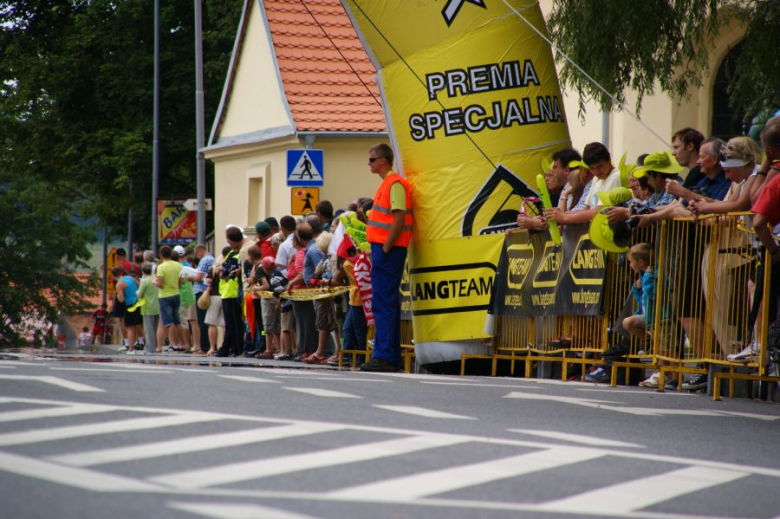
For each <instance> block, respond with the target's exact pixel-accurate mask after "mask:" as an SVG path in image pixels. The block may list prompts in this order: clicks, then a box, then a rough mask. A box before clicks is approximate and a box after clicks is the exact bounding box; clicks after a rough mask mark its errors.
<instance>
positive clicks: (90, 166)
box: [0, 0, 242, 343]
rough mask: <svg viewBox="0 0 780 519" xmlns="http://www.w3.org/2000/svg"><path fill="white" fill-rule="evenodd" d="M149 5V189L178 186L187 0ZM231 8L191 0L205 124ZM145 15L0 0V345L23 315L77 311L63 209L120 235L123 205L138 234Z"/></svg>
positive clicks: (186, 166) (80, 300)
mask: <svg viewBox="0 0 780 519" xmlns="http://www.w3.org/2000/svg"><path fill="white" fill-rule="evenodd" d="M161 4H162V8H161V16H160V18H161V43H160V48H161V115H162V118H161V125H160V133H161V136H160V137H161V161H160V179H161V182H160V194H161V196H170V195H189V194H193V193H195V189H196V188H195V159H196V155H195V144H196V140H195V94H194V90H195V53H194V21H193V19H194V12H193V3H192V1H191V0H167V1H165V2H162V3H161ZM241 8H242V2H225V1H222V0H204V8H203V12H204V70H205V73H204V82H205V105H206V117H207V120H206V123H207V125H208V124H210V119H211V118H213V116H214V114H216V110H217V105H218V103H219V99H220V95H221V91H222V85H223V83H224V78H225V74H226V71H227V67H228V63H229V58H230V53H231V51H232V47H233V42H234V40H235V33H236V29H237V27H238V20H239V16H240V13H241ZM153 19H154V12H153V9H152V8H151V2H149V1H147V0H14V1H8V0H0V53H1V55H2V60H0V142H2V143H3V145H2V146H0V221H1V222H2V225H0V261H2V265H3V268H2V269H0V285H1V286H0V343H8V342H15V341H17V340H18V339H19V335H18V333H17V332H16V331H15V328H14V327H13V325H17V324H19V323H20V322H21V321H22V318H23V317H34V318H35V317H42V318H48V319H52V318H53V317H54V315H55V313H54V312H55V308H56V310H58V311H60V312H62V313H70V312H72V311H76V310H78V309H80V308H83V304H84V297H83V296H84V295H86V291H88V290H89V289H88V288H85V287H84V285H83V283H81V282H80V281H79V280H78V279H76V278H75V277H73V276H71V275H69V273H71V272H72V271H74V270H77V269H79V268H83V267H84V266H85V261H86V260H87V259H88V256H89V253H88V251H87V249H86V245H87V244H88V242H89V240H91V239H93V237H92V235H91V234H92V233H91V231H90V229H85V228H83V227H82V226H79V225H77V224H76V223H75V222H76V221H77V218H80V219H83V220H93V221H94V220H97V221H98V223H99V225H100V226H101V227H108V229H109V233H110V234H112V235H124V234H125V233H126V229H127V210H128V208H129V207H130V206H131V205H132V206H133V208H134V212H135V217H136V220H135V227H136V243H138V244H139V245H142V246H143V245H147V244H148V243H149V241H150V239H149V238H150V223H151V222H150V220H151V218H150V216H151V210H152V206H151V169H152V113H153V66H154V62H153V58H154V53H153V49H154V25H153ZM211 176H212V175H209V174H208V172H207V178H210V177H211ZM131 183H132V192H133V198H132V199H130V197H129V192H130V184H131ZM209 191H211V192H213V182H209V183H208V184H207V192H209Z"/></svg>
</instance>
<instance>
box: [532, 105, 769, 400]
mask: <svg viewBox="0 0 780 519" xmlns="http://www.w3.org/2000/svg"><path fill="white" fill-rule="evenodd" d="M762 153H763V157H762ZM614 164H615V162H614V160H613V158H612V156H611V154H610V153H609V151H608V150H607V148H606V147H605V146H604V145H603V144H601V143H591V144H588V145H587V146H586V147H585V149H584V150H583V153H582V156H580V154H579V152H578V151H577V150H574V149H570V148H568V149H563V150H559V151H558V152H556V153H555V154H554V155H553V162H552V165H551V166H552V167H551V168H550V170H549V171H547V172H546V175H545V181H546V184H547V187H548V190H549V191H550V194H551V199H552V207H551V208H548V209H545V210H544V212H543V213H542V214H539V215H537V216H532V215H528V214H527V212H526V211H521V213H520V215H519V216H518V218H517V224H518V227H519V228H520V229H526V230H529V232H535V231H538V230H543V229H546V228H547V223H548V222H550V221H555V222H557V223H558V224H559V225H562V226H566V225H575V224H583V223H588V222H591V221H592V220H593V218H594V217H595V216H596V215H597V214H599V213H600V212H603V213H606V215H607V219H608V221H609V224H610V227H611V228H612V229H613V230H615V234H616V235H617V234H618V232H617V231H618V229H620V228H621V226H623V227H624V228H626V227H627V228H628V229H630V230H632V229H637V228H640V229H641V228H647V227H650V226H654V225H658V223H659V222H661V221H663V220H670V219H674V218H678V217H688V219H689V220H690V221H691V222H692V223H691V225H699V224H702V222H703V221H704V220H705V218H704V217H705V216H706V215H712V214H721V215H722V214H726V213H734V212H746V213H748V215H747V216H744V217H737V216H734V217H730V218H742V219H743V220H744V227H747V228H753V229H754V232H755V237H753V238H751V237H750V233H749V232H744V231H739V232H733V231H734V229H736V228H737V227H736V226H735V225H731V226H725V227H724V228H725V229H726V230H724V231H721V232H720V233H719V235H718V236H719V238H718V239H717V240H713V242H712V243H706V242H705V243H702V242H701V241H697V240H686V241H685V242H684V243H678V244H675V247H683V248H685V250H679V251H677V252H676V254H675V255H674V268H675V269H677V272H678V273H684V275H679V276H678V278H679V279H678V280H679V281H681V282H682V283H683V284H684V285H685V286H683V287H655V278H656V275H657V273H656V272H655V267H654V265H655V264H656V259H657V254H658V252H657V251H656V250H654V249H653V247H652V246H651V245H650V244H647V243H641V244H638V245H636V246H635V247H634V248H632V249H631V250H630V251H629V252H628V255H627V262H628V263H629V265H630V268H631V269H632V270H633V271H634V272H635V274H636V279H635V281H634V283H633V285H632V292H633V296H632V297H629V298H628V300H627V301H626V302H625V306H624V308H623V309H622V311H621V312H620V317H619V318H618V320H617V321H616V322H615V324H614V326H613V329H612V332H613V333H614V335H615V338H614V339H613V338H612V337H610V340H609V343H610V347H609V349H608V350H607V351H605V352H604V354H603V358H604V359H605V364H600V365H595V366H593V367H592V368H591V371H590V372H589V373H588V375H587V376H586V380H590V381H606V380H608V379H609V376H610V366H609V363H610V362H611V361H612V360H615V359H619V358H621V357H624V356H626V355H627V354H629V352H630V343H631V337H632V336H634V337H635V338H634V341H639V342H640V351H642V350H644V351H650V348H651V347H652V346H651V344H650V342H651V341H650V339H651V334H650V332H649V323H651V322H652V321H651V319H652V313H653V309H652V308H651V309H649V308H648V304H649V303H648V302H649V301H651V300H652V301H654V300H655V294H656V292H657V291H658V290H659V289H668V290H672V291H676V293H677V295H676V300H675V302H674V306H675V307H674V308H673V309H669V308H662V311H663V312H664V317H665V319H669V320H673V321H675V322H674V323H673V325H674V326H679V327H680V328H681V329H682V330H683V331H682V336H683V340H684V341H686V342H687V345H688V347H689V348H693V349H694V351H699V352H700V351H704V350H705V349H706V348H711V349H713V350H715V351H718V350H719V351H721V352H723V356H724V357H725V359H726V360H728V361H731V362H750V361H755V360H756V359H757V357H758V355H761V354H762V347H761V345H760V344H759V338H760V333H759V332H760V329H761V327H762V326H764V327H766V326H768V325H769V324H771V323H773V322H775V317H776V314H777V298H778V296H780V289H778V288H779V287H778V283H777V278H778V276H774V277H773V278H772V292H771V293H772V297H771V298H770V301H771V305H770V306H771V308H770V309H769V316H770V319H769V323H763V324H762V323H761V322H760V302H761V296H762V293H761V287H762V285H763V279H761V277H759V278H758V279H749V280H747V283H746V284H747V285H748V286H747V287H746V289H747V291H748V294H749V297H750V304H751V305H752V308H751V312H750V323H749V324H750V325H749V328H750V332H749V334H748V335H749V336H751V338H750V340H748V341H747V343H746V344H744V345H743V347H741V348H740V351H733V349H732V348H731V344H729V342H730V341H733V338H734V337H735V333H734V325H733V322H732V321H733V319H730V318H729V313H730V312H732V309H731V308H729V305H730V304H732V302H733V301H734V300H735V298H734V291H735V290H737V289H738V287H737V286H736V285H738V284H739V283H740V281H739V280H736V279H732V276H733V272H735V269H737V268H738V267H741V266H744V264H745V262H747V261H750V259H749V258H747V259H746V258H744V257H743V256H740V255H739V254H734V253H731V251H733V250H736V249H737V248H739V247H742V246H744V245H746V244H748V245H750V244H751V243H752V245H753V248H754V250H755V251H756V253H757V254H755V256H754V257H756V258H758V257H760V254H758V253H760V252H762V249H759V246H763V247H765V248H766V249H767V250H768V251H769V253H770V255H771V257H772V259H773V260H774V262H775V264H777V262H778V260H780V249H778V245H777V242H776V238H777V235H778V234H779V232H778V231H780V225H778V224H780V179H778V173H780V117H775V118H773V119H770V120H769V121H768V122H767V124H766V127H765V128H764V130H763V132H762V133H761V142H760V143H756V142H755V141H753V140H751V139H750V138H749V137H745V136H739V137H734V138H732V139H730V140H728V141H727V142H725V141H723V140H721V139H719V138H717V137H710V138H705V136H704V135H703V134H702V133H701V132H699V131H697V130H695V129H693V128H683V129H681V130H679V131H678V132H676V133H675V134H674V135H673V136H672V150H662V151H658V152H655V153H650V154H642V155H640V156H639V157H637V166H636V167H635V168H634V169H633V170H632V171H630V173H629V178H628V182H627V183H628V188H630V189H631V193H632V196H633V199H632V200H631V201H630V202H628V203H622V204H615V205H612V206H610V207H605V204H604V203H603V200H602V198H600V197H599V193H605V192H609V191H611V190H613V189H615V188H619V187H620V186H621V185H622V184H623V181H621V171H620V169H619V168H617V167H615V165H614ZM750 211H752V213H753V216H751V215H750V214H749V212H750ZM678 220H679V218H678ZM720 222H721V223H720V224H721V225H724V222H727V218H726V217H723V218H721V220H720ZM730 231H731V232H730ZM629 236H630V233H629ZM756 237H757V239H756ZM751 240H752V242H751ZM702 241H704V240H702ZM711 256H715V259H713V260H712V261H711ZM713 264H714V265H715V268H714V270H711V266H712V265H713ZM758 271H760V272H759V273H760V275H761V276H762V275H763V270H762V269H758ZM775 272H776V270H775ZM711 275H716V276H717V282H716V283H709V276H711ZM711 285H714V287H715V289H714V290H710V289H709V287H710V286H711ZM651 305H652V307H653V308H655V304H654V303H652V304H651ZM705 306H709V307H711V308H714V309H720V310H722V311H721V312H715V311H713V315H714V316H715V318H714V319H712V324H711V331H712V333H710V334H708V333H706V330H705V327H706V324H705V322H704V319H703V318H702V315H701V314H702V312H701V308H703V307H705ZM705 337H712V338H713V339H712V342H713V344H704V343H703V341H704V338H705ZM661 338H662V340H664V341H666V342H670V341H674V340H675V339H674V337H673V335H671V334H662V335H661ZM659 347H660V348H661V350H662V351H669V350H670V345H669V344H661V345H659ZM677 351H680V349H679V348H678V350H677ZM764 354H766V352H764ZM668 363H669V362H668V361H661V362H660V364H661V365H663V364H668ZM700 367H703V366H700ZM707 380H708V376H707V375H706V374H696V375H694V376H693V377H691V378H690V379H689V380H687V381H685V383H684V384H683V389H689V390H697V389H701V388H704V387H706V386H707ZM675 383H676V382H674V381H672V382H669V385H670V387H671V386H673V385H674V384H675ZM658 384H659V376H658V372H655V373H653V374H652V375H651V376H650V377H649V378H647V379H646V380H644V381H643V382H642V383H641V385H643V386H646V387H658Z"/></svg>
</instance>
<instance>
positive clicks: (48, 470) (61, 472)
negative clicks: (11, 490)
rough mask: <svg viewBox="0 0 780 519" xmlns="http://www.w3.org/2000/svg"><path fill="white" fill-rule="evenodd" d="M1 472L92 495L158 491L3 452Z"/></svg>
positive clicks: (143, 484)
mask: <svg viewBox="0 0 780 519" xmlns="http://www.w3.org/2000/svg"><path fill="white" fill-rule="evenodd" d="M0 470H3V471H5V472H11V473H13V474H19V475H21V476H27V477H31V478H37V479H41V480H43V481H50V482H52V483H59V484H60V485H66V486H69V487H76V488H81V489H83V490H89V491H92V492H154V491H156V490H157V487H155V486H154V485H150V484H149V483H146V482H144V481H138V480H135V479H130V478H125V477H122V476H115V475H112V474H106V473H105V472H96V471H92V470H89V469H78V468H72V467H63V466H61V465H56V464H54V463H49V462H47V461H42V460H38V459H34V458H28V457H26V456H18V455H16V454H9V453H6V452H0Z"/></svg>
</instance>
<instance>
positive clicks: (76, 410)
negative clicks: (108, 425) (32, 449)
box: [0, 404, 116, 423]
mask: <svg viewBox="0 0 780 519" xmlns="http://www.w3.org/2000/svg"><path fill="white" fill-rule="evenodd" d="M108 411H116V408H115V407H113V406H101V405H89V404H84V405H68V406H61V407H50V408H47V409H24V410H22V411H8V412H5V413H0V422H2V423H5V422H20V421H23V420H35V419H38V418H55V417H58V416H75V415H80V414H93V413H106V412H108Z"/></svg>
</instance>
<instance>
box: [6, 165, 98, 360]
mask: <svg viewBox="0 0 780 519" xmlns="http://www.w3.org/2000/svg"><path fill="white" fill-rule="evenodd" d="M0 221H2V222H3V225H2V226H0V265H2V268H0V347H4V346H14V345H18V344H20V343H21V341H22V335H23V332H24V331H25V330H24V323H25V321H27V322H30V321H33V322H34V321H35V320H46V321H50V322H54V321H55V317H56V315H57V313H58V312H60V313H64V314H71V313H74V312H77V311H80V310H84V309H85V308H86V304H87V301H86V298H87V297H89V296H90V295H93V294H94V292H95V288H96V282H97V279H79V278H77V277H76V276H75V275H74V270H76V269H78V268H79V267H83V266H84V265H85V261H86V260H87V259H88V258H89V251H88V250H87V245H88V244H89V243H90V241H92V240H93V239H94V236H92V234H91V232H90V231H89V230H88V229H86V228H84V227H82V226H79V225H78V224H77V223H75V222H74V221H73V220H72V219H71V218H70V217H69V214H68V210H67V205H66V204H63V203H59V202H58V200H57V199H56V198H53V197H52V196H51V193H50V192H49V190H48V189H47V186H46V184H45V183H40V182H35V183H29V182H27V179H25V178H24V177H16V176H15V175H13V174H10V173H8V172H7V171H3V170H0ZM55 309H56V310H55Z"/></svg>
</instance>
